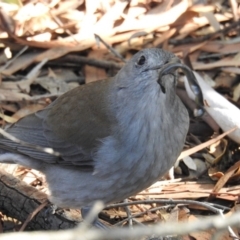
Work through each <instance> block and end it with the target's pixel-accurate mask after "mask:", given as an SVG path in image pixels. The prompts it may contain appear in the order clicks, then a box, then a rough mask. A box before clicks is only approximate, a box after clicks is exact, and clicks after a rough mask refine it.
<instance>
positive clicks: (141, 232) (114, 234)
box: [1, 212, 240, 240]
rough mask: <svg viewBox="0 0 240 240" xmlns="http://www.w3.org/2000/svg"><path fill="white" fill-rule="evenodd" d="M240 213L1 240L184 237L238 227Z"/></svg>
mask: <svg viewBox="0 0 240 240" xmlns="http://www.w3.org/2000/svg"><path fill="white" fill-rule="evenodd" d="M239 216H240V212H236V213H233V214H232V215H231V216H230V217H227V218H225V219H223V218H222V217H219V216H218V217H209V218H205V219H204V221H203V220H202V219H201V220H197V221H193V222H185V223H176V222H175V223H174V222H169V223H164V224H156V225H154V226H151V227H143V226H136V227H135V228H134V229H129V228H112V229H108V230H100V229H86V231H85V232H82V231H81V235H80V232H79V229H78V228H75V229H72V230H64V231H47V232H46V231H41V232H40V231H39V232H21V233H7V234H1V240H12V239H19V238H21V239H24V240H32V239H34V240H42V239H48V240H54V239H58V240H66V239H68V240H80V239H88V240H103V239H104V240H110V239H111V240H113V239H119V238H123V239H125V240H127V239H131V238H136V239H140V238H141V237H142V236H152V235H153V234H154V235H157V236H168V235H174V234H175V235H184V234H188V233H191V232H197V231H204V230H207V229H212V228H215V229H217V230H218V231H219V230H221V229H226V228H227V227H228V226H237V225H239V224H240V217H239Z"/></svg>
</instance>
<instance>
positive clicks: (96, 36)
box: [94, 33, 126, 63]
mask: <svg viewBox="0 0 240 240" xmlns="http://www.w3.org/2000/svg"><path fill="white" fill-rule="evenodd" d="M94 36H95V38H96V39H97V40H98V41H100V42H101V43H102V44H103V45H104V46H105V47H106V48H107V49H108V50H109V51H110V52H111V53H113V54H114V55H115V56H116V57H118V58H119V59H121V60H122V61H123V62H124V63H125V62H126V59H124V57H123V56H122V55H121V54H119V53H118V52H117V51H116V50H115V49H114V48H112V47H111V46H110V45H109V44H107V43H106V42H105V41H104V40H103V39H102V38H101V37H100V36H99V35H98V34H96V33H95V34H94Z"/></svg>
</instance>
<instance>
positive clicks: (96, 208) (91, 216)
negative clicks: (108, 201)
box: [78, 201, 104, 232]
mask: <svg viewBox="0 0 240 240" xmlns="http://www.w3.org/2000/svg"><path fill="white" fill-rule="evenodd" d="M103 208H104V204H103V202H102V201H97V202H95V203H94V205H93V207H92V208H91V210H90V211H89V212H88V214H87V216H86V218H84V221H83V222H81V224H79V226H78V230H79V231H81V232H84V231H86V230H87V228H88V227H90V226H91V224H92V223H93V221H94V220H95V219H96V217H97V216H98V214H99V212H101V211H102V210H103Z"/></svg>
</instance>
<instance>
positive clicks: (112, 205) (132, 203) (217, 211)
mask: <svg viewBox="0 0 240 240" xmlns="http://www.w3.org/2000/svg"><path fill="white" fill-rule="evenodd" d="M152 203H161V204H171V205H172V204H185V205H190V204H191V205H198V206H201V207H205V208H206V209H208V210H210V211H212V212H214V213H216V214H220V211H221V210H220V209H218V208H216V207H214V206H212V204H210V203H206V202H198V201H194V200H173V199H161V200H144V201H134V202H128V203H117V204H111V205H108V206H107V207H106V208H105V209H110V208H115V207H125V206H127V205H136V204H152Z"/></svg>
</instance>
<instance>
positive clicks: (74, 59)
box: [59, 54, 123, 69]
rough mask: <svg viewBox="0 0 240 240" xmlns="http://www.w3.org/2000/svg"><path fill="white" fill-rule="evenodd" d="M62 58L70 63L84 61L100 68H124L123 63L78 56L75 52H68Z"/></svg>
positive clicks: (83, 62)
mask: <svg viewBox="0 0 240 240" xmlns="http://www.w3.org/2000/svg"><path fill="white" fill-rule="evenodd" d="M60 60H63V61H67V62H69V63H78V64H79V63H82V64H87V65H90V66H95V67H100V68H115V69H120V68H122V66H123V64H119V63H115V62H110V61H106V60H97V59H94V58H87V57H83V56H77V55H73V54H68V55H66V56H64V57H62V58H61V59H59V61H60Z"/></svg>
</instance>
